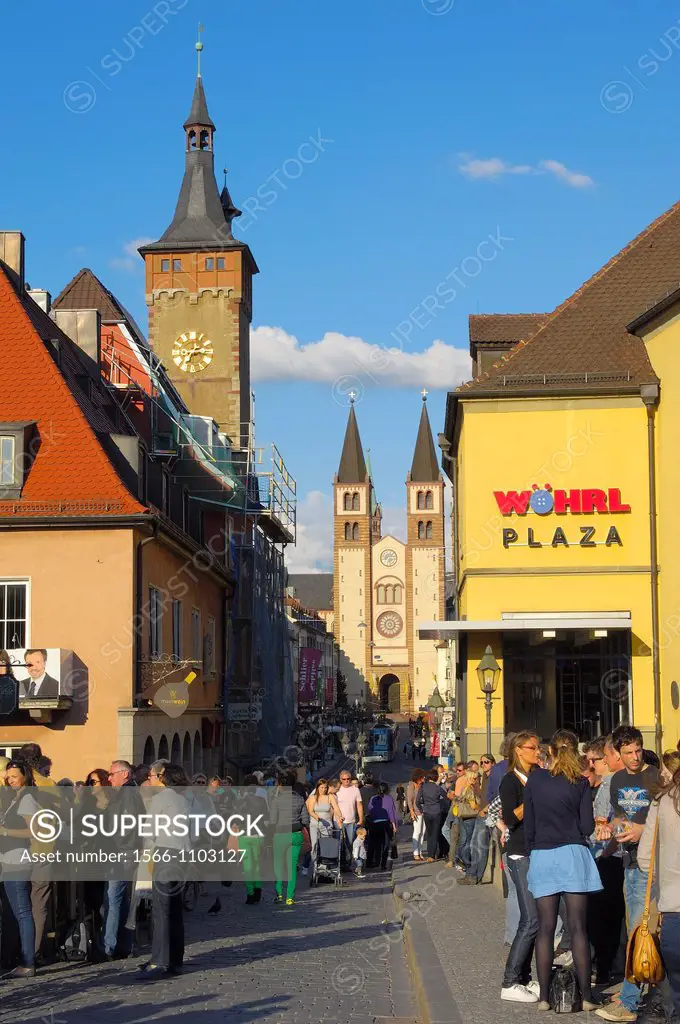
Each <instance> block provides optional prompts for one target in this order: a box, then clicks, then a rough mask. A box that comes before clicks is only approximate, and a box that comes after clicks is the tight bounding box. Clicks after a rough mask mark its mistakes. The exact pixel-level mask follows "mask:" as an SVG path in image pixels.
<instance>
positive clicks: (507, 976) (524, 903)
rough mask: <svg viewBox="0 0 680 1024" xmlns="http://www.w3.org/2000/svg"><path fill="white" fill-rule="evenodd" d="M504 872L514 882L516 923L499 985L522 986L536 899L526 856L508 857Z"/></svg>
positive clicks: (527, 972) (531, 943) (535, 926)
mask: <svg viewBox="0 0 680 1024" xmlns="http://www.w3.org/2000/svg"><path fill="white" fill-rule="evenodd" d="M507 863H508V872H509V874H510V876H511V877H512V880H513V882H514V883H515V890H516V892H517V902H518V904H519V926H518V928H517V934H516V935H515V938H514V939H513V942H512V946H511V947H510V952H509V953H508V959H507V963H506V964H505V972H504V974H503V988H509V987H510V986H511V985H526V984H527V982H528V981H531V959H532V957H533V955H534V945H535V943H536V935H537V933H538V911H537V910H536V901H535V899H534V897H533V896H532V895H531V893H530V892H529V885H528V882H527V876H528V874H529V858H528V857H519V858H518V859H517V860H512V859H511V858H508V862H507Z"/></svg>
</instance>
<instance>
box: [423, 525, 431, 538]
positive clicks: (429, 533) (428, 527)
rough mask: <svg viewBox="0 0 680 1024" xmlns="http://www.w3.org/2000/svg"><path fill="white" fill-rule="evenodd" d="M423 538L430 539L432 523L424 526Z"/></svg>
mask: <svg viewBox="0 0 680 1024" xmlns="http://www.w3.org/2000/svg"><path fill="white" fill-rule="evenodd" d="M425 540H432V523H427V525H426V526H425Z"/></svg>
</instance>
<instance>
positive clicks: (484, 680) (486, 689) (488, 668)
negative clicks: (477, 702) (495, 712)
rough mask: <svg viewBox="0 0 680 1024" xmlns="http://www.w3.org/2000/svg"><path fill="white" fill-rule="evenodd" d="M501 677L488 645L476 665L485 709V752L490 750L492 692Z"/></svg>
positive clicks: (498, 666)
mask: <svg viewBox="0 0 680 1024" xmlns="http://www.w3.org/2000/svg"><path fill="white" fill-rule="evenodd" d="M500 677H501V667H500V665H499V664H498V662H497V661H496V659H495V657H494V654H493V651H492V650H491V648H490V647H487V649H486V650H485V651H484V656H483V657H482V660H481V661H480V663H479V665H478V666H477V678H478V679H479V688H480V689H481V691H482V693H483V694H484V710H485V711H486V752H487V753H490V752H491V708H492V706H493V697H492V694H494V693H495V692H496V688H497V686H498V682H499V680H500Z"/></svg>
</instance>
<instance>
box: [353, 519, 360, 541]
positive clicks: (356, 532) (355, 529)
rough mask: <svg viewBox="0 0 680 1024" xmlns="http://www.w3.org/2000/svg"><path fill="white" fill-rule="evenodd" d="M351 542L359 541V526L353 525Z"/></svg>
mask: <svg viewBox="0 0 680 1024" xmlns="http://www.w3.org/2000/svg"><path fill="white" fill-rule="evenodd" d="M352 540H359V524H358V523H355V524H354V526H353V527H352Z"/></svg>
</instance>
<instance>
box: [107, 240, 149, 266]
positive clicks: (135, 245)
mask: <svg viewBox="0 0 680 1024" xmlns="http://www.w3.org/2000/svg"><path fill="white" fill-rule="evenodd" d="M149 242H153V238H133V239H132V241H131V242H125V244H124V245H123V252H124V253H125V255H124V256H114V257H113V259H112V260H110V261H109V265H110V266H111V267H113V269H114V270H125V271H127V273H129V274H133V273H135V272H141V271H142V269H143V267H144V263H143V261H142V259H141V257H140V255H139V253H138V252H137V250H138V249H139V248H140V247H141V246H142V245H148V244H149Z"/></svg>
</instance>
